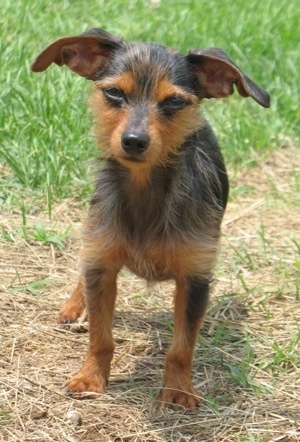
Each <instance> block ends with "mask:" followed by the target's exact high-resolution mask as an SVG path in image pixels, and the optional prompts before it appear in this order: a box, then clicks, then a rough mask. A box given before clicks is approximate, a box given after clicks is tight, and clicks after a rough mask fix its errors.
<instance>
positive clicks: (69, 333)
mask: <svg viewBox="0 0 300 442" xmlns="http://www.w3.org/2000/svg"><path fill="white" fill-rule="evenodd" d="M231 187H232V194H231V201H230V203H229V206H228V210H227V213H226V217H225V220H224V228H223V232H224V235H223V248H222V252H221V255H220V259H219V263H218V266H217V269H216V282H215V284H214V292H213V295H212V300H211V306H210V309H209V312H208V315H207V318H206V321H205V324H204V327H203V330H202V333H201V335H200V338H199V345H198V347H197V350H196V354H195V362H194V374H195V376H194V382H195V385H196V386H197V389H198V391H199V394H200V395H201V397H203V402H202V405H201V406H200V408H199V410H197V411H196V412H183V411H180V410H179V411H173V410H163V411H160V412H158V413H154V406H153V404H154V399H153V398H155V396H156V395H157V393H158V390H159V386H160V383H161V375H162V368H163V363H164V355H165V351H166V348H167V346H168V344H169V342H170V339H171V335H172V331H171V327H172V325H171V324H172V314H171V311H172V309H171V307H172V296H171V293H172V290H173V287H172V285H171V284H164V285H159V286H155V287H147V286H146V284H145V283H144V282H143V281H140V280H138V279H137V278H135V277H134V276H133V275H131V274H129V273H128V272H126V271H124V272H123V273H122V276H121V277H120V280H119V300H118V304H117V310H116V315H115V324H114V337H115V341H116V353H115V358H114V361H113V366H112V375H111V379H110V386H109V389H108V392H107V394H105V395H101V396H99V397H98V398H95V399H91V400H75V399H72V398H68V397H66V396H64V394H63V392H62V389H61V387H62V385H63V384H64V382H65V380H66V379H67V378H69V377H70V376H71V375H72V374H73V373H75V372H76V370H77V369H78V368H79V367H80V365H81V363H82V361H83V359H84V358H85V353H86V349H87V340H88V336H87V333H86V331H87V324H86V323H83V324H82V325H81V326H78V327H74V328H71V329H63V328H61V327H59V326H57V325H56V323H55V318H56V314H57V311H58V309H59V307H60V306H61V304H62V303H63V300H64V299H65V298H66V296H67V292H69V291H70V290H71V289H72V288H73V287H74V285H75V284H76V279H77V275H76V266H77V253H78V249H79V246H80V243H79V239H78V238H79V232H80V226H81V219H82V217H83V214H82V211H80V210H79V209H78V208H76V207H75V206H74V204H73V203H72V201H67V202H64V203H61V205H60V206H59V207H56V208H55V211H54V216H53V219H54V220H58V221H56V222H55V223H52V227H53V229H55V230H56V231H58V232H64V231H65V230H66V229H67V227H68V226H70V225H71V226H72V230H71V237H70V238H69V239H68V240H67V247H66V249H65V250H64V251H62V252H61V251H58V250H57V249H55V248H54V247H53V246H51V247H50V246H47V245H43V244H41V243H38V242H37V241H33V240H30V235H29V236H27V239H24V235H23V233H22V228H21V214H20V213H9V214H8V213H5V212H3V211H2V212H1V214H0V224H1V228H2V235H1V236H0V273H1V280H0V296H1V297H0V306H1V309H0V340H1V354H0V440H3V441H9V442H11V441H28V442H29V441H30V442H32V441H47V440H49V441H57V442H58V441H70V442H75V441H76V442H77V441H85V442H87V441H119V442H121V441H139V442H144V441H151V442H152V441H167V442H169V441H182V442H183V441H209V442H212V441H224V442H225V441H226V442H229V441H240V442H241V441H245V442H246V441H250V440H251V441H263V442H265V441H285V442H286V441H300V405H299V404H300V344H299V341H300V255H299V252H300V154H299V149H295V148H286V149H281V150H279V151H277V152H275V153H274V154H272V155H271V156H270V157H269V158H268V160H267V161H266V162H265V163H263V164H260V165H259V166H258V167H256V168H253V169H250V170H242V171H241V172H240V173H239V174H238V176H236V177H233V178H232V180H231ZM39 218H43V219H44V220H43V222H44V225H45V226H46V227H47V226H48V224H49V222H48V220H47V216H46V215H45V216H44V217H43V216H40V217H39ZM27 224H28V226H29V227H30V225H32V226H35V225H36V217H35V216H32V217H27ZM29 232H30V229H29ZM1 410H2V411H1ZM70 412H71V413H70Z"/></svg>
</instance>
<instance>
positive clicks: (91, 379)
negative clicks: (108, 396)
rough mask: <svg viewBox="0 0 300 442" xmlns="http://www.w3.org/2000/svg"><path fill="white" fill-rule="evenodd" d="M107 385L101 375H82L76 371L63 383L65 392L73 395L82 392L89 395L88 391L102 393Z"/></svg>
mask: <svg viewBox="0 0 300 442" xmlns="http://www.w3.org/2000/svg"><path fill="white" fill-rule="evenodd" d="M106 385H107V379H104V378H103V377H101V376H84V375H83V374H80V373H78V374H77V375H75V376H74V377H73V378H72V379H70V380H69V381H68V382H66V384H65V393H66V395H68V396H73V395H75V394H76V393H84V395H87V396H91V394H90V393H104V392H105V387H106Z"/></svg>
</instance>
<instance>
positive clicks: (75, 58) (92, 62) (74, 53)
mask: <svg viewBox="0 0 300 442" xmlns="http://www.w3.org/2000/svg"><path fill="white" fill-rule="evenodd" d="M60 53H61V57H62V59H63V62H64V64H65V65H67V66H68V68H69V69H71V70H72V71H73V72H76V74H79V75H81V76H82V77H90V76H91V75H93V73H95V71H96V70H97V69H98V68H99V67H100V66H101V65H102V63H103V55H102V54H101V48H100V47H99V46H98V45H97V44H89V45H88V44H86V42H83V43H82V42H78V43H74V44H71V45H65V46H63V47H62V48H61V52H60Z"/></svg>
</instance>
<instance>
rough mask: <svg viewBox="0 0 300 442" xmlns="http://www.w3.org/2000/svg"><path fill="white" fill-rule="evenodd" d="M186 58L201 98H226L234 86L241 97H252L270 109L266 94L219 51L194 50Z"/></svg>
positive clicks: (213, 49) (215, 49)
mask: <svg viewBox="0 0 300 442" xmlns="http://www.w3.org/2000/svg"><path fill="white" fill-rule="evenodd" d="M186 57H187V60H188V63H189V64H190V67H191V70H192V72H193V73H194V74H196V76H197V77H198V81H199V83H200V86H201V90H202V92H203V98H223V97H228V96H229V95H231V94H232V93H233V92H234V88H233V85H236V87H237V90H238V92H239V94H240V95H241V96H242V97H252V98H253V99H254V100H255V101H257V103H259V104H260V105H261V106H263V107H270V96H269V94H268V92H266V91H265V90H263V89H261V88H260V87H259V86H257V84H255V83H254V82H253V81H252V80H251V79H250V78H249V77H247V76H246V75H245V74H244V73H243V72H242V71H241V70H240V68H239V67H238V66H237V65H236V64H235V63H234V62H233V61H232V60H231V59H230V58H229V57H228V56H227V55H226V54H225V52H223V51H222V50H221V49H217V48H209V49H195V50H192V51H190V52H189V53H188V55H187V56H186Z"/></svg>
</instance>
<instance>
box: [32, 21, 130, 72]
mask: <svg viewBox="0 0 300 442" xmlns="http://www.w3.org/2000/svg"><path fill="white" fill-rule="evenodd" d="M121 46H122V40H121V39H120V38H118V37H115V36H114V35H112V34H110V33H108V32H106V31H104V30H102V29H98V28H95V29H90V30H88V31H86V32H84V33H83V34H80V35H77V36H74V37H63V38H60V39H59V40H56V41H55V42H53V43H51V44H50V45H49V46H47V47H46V48H45V49H44V50H43V51H42V52H41V53H40V54H39V55H38V56H37V58H36V60H35V61H34V62H33V64H32V66H31V70H32V71H33V72H42V71H45V70H46V69H47V68H48V67H49V66H50V64H51V63H56V64H57V65H58V66H63V65H66V66H68V68H69V69H71V70H72V71H73V72H76V74H78V75H81V76H82V77H86V78H88V79H90V80H92V79H93V76H94V74H95V73H96V72H97V71H98V70H99V69H101V68H102V67H103V66H104V65H105V64H106V62H107V61H108V59H109V58H111V57H112V55H113V53H114V51H115V50H116V49H118V48H120V47H121Z"/></svg>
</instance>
